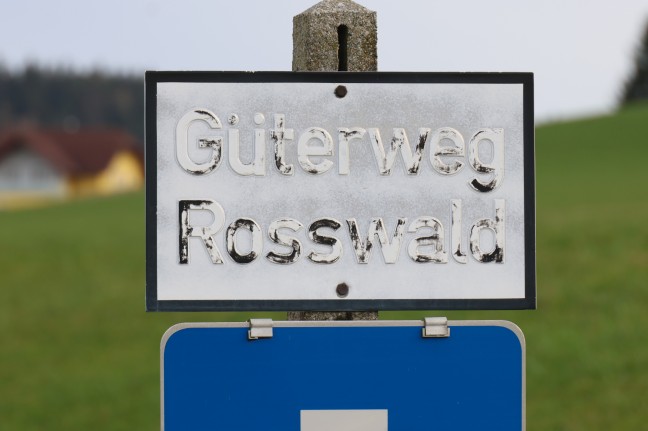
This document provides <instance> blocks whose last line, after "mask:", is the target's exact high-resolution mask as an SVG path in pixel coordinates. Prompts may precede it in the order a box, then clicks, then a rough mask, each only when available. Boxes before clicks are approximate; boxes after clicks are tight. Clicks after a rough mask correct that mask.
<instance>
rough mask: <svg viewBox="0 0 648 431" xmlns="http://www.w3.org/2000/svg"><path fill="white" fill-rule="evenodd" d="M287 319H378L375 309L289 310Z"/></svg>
mask: <svg viewBox="0 0 648 431" xmlns="http://www.w3.org/2000/svg"><path fill="white" fill-rule="evenodd" d="M288 320H378V312H377V311H289V312H288Z"/></svg>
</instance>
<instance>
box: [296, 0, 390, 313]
mask: <svg viewBox="0 0 648 431" xmlns="http://www.w3.org/2000/svg"><path fill="white" fill-rule="evenodd" d="M377 44H378V30H377V25H376V12H374V11H370V10H369V9H367V8H365V7H362V6H360V5H359V4H357V3H354V2H353V1H351V0H323V1H321V2H319V3H317V4H316V5H315V6H313V7H311V8H310V9H308V10H306V11H304V12H302V13H300V14H299V15H297V16H295V17H294V18H293V67H292V68H293V71H294V72H301V71H308V72H335V71H349V72H375V71H376V70H378V54H377ZM377 319H378V312H377V311H353V312H346V311H332V312H328V311H326V312H324V311H289V312H288V320H377Z"/></svg>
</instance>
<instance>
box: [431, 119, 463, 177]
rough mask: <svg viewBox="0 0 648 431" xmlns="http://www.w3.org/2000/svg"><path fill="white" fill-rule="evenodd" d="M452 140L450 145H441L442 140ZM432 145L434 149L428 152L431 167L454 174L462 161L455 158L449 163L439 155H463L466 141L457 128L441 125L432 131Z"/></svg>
mask: <svg viewBox="0 0 648 431" xmlns="http://www.w3.org/2000/svg"><path fill="white" fill-rule="evenodd" d="M444 140H447V141H450V142H452V145H441V143H442V142H443V141H444ZM431 141H432V145H433V148H434V151H431V152H430V156H432V157H431V161H432V167H434V169H435V170H436V171H437V172H438V173H440V174H443V175H454V174H456V173H457V172H459V171H460V170H461V168H463V166H464V163H463V162H462V161H459V160H455V161H454V162H452V163H451V164H446V163H445V162H444V161H443V160H442V159H441V157H465V155H466V143H465V142H464V138H463V136H461V133H459V131H458V130H456V129H453V128H452V127H441V128H440V129H436V130H435V131H434V133H432V138H431Z"/></svg>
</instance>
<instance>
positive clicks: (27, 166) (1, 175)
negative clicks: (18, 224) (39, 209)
mask: <svg viewBox="0 0 648 431" xmlns="http://www.w3.org/2000/svg"><path fill="white" fill-rule="evenodd" d="M65 190H66V182H65V177H64V176H63V175H61V174H60V173H59V172H58V171H57V170H56V169H55V168H54V167H53V166H52V165H51V164H50V163H49V162H48V161H47V160H45V159H44V158H43V157H41V156H40V155H38V154H36V153H34V152H33V151H31V150H29V149H26V148H20V149H18V150H16V151H14V152H12V153H11V154H9V155H8V156H7V157H5V158H4V159H2V160H0V192H25V193H38V194H46V195H51V196H63V195H64V194H65Z"/></svg>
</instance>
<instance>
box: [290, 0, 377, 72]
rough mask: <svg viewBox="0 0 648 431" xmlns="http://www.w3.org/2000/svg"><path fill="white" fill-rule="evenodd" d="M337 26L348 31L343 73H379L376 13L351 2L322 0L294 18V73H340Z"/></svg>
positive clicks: (348, 0) (346, 0) (349, 0)
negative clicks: (345, 71) (344, 27)
mask: <svg viewBox="0 0 648 431" xmlns="http://www.w3.org/2000/svg"><path fill="white" fill-rule="evenodd" d="M340 26H346V28H347V32H348V33H347V48H346V53H347V59H348V62H347V68H346V70H348V71H349V72H374V71H376V70H378V54H377V44H378V30H377V19H376V12H374V11H371V10H369V9H367V8H365V7H363V6H360V5H359V4H357V3H354V2H353V1H351V0H324V1H321V2H319V3H317V4H316V5H315V6H313V7H311V8H310V9H308V10H306V11H304V12H302V13H300V14H299V15H297V16H295V17H294V18H293V67H292V69H293V71H295V72H298V71H311V72H330V71H337V70H339V57H338V48H339V38H338V28H339V27H340Z"/></svg>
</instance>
